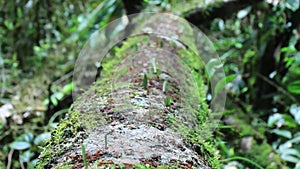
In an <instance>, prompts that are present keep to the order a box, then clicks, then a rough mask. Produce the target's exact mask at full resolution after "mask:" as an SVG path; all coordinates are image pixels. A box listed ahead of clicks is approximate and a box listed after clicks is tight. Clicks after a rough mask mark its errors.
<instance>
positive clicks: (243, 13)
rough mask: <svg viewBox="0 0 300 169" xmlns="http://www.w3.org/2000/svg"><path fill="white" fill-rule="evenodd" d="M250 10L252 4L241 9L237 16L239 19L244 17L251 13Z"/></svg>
mask: <svg viewBox="0 0 300 169" xmlns="http://www.w3.org/2000/svg"><path fill="white" fill-rule="evenodd" d="M250 11H251V6H249V7H247V8H245V9H242V10H240V11H239V12H238V13H237V18H238V19H242V18H244V17H246V16H247V15H248V14H249V12H250Z"/></svg>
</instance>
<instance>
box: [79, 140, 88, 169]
mask: <svg viewBox="0 0 300 169" xmlns="http://www.w3.org/2000/svg"><path fill="white" fill-rule="evenodd" d="M81 152H82V158H83V164H84V168H85V169H88V163H87V159H86V154H85V147H84V145H83V144H81Z"/></svg>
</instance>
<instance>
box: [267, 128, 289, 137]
mask: <svg viewBox="0 0 300 169" xmlns="http://www.w3.org/2000/svg"><path fill="white" fill-rule="evenodd" d="M271 133H274V134H277V135H279V136H282V137H285V138H292V133H291V132H290V131H288V130H279V129H273V130H271Z"/></svg>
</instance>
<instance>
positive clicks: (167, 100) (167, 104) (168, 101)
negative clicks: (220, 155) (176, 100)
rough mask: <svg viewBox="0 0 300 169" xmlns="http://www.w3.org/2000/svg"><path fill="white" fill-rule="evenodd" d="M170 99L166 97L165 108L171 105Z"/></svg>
mask: <svg viewBox="0 0 300 169" xmlns="http://www.w3.org/2000/svg"><path fill="white" fill-rule="evenodd" d="M171 101H172V100H171V98H170V97H167V98H166V100H165V102H166V106H169V105H170V104H171Z"/></svg>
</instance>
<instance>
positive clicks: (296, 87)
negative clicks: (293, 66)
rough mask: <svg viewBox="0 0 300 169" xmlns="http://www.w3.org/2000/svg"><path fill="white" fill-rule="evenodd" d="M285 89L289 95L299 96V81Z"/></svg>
mask: <svg viewBox="0 0 300 169" xmlns="http://www.w3.org/2000/svg"><path fill="white" fill-rule="evenodd" d="M287 89H288V91H289V92H291V93H294V94H300V80H297V81H293V82H291V83H289V84H288V86H287Z"/></svg>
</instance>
